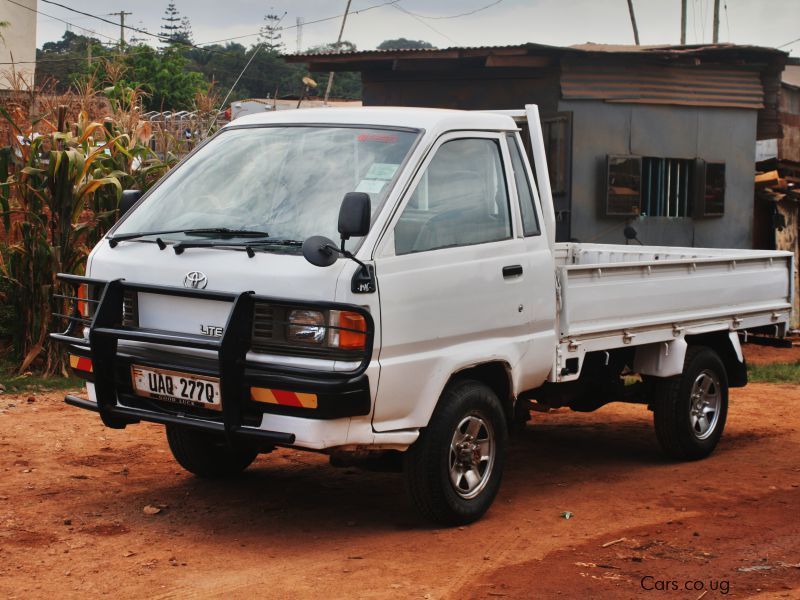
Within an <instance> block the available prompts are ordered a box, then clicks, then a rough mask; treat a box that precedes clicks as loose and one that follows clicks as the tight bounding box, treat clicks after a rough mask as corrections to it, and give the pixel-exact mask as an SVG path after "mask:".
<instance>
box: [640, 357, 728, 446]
mask: <svg viewBox="0 0 800 600" xmlns="http://www.w3.org/2000/svg"><path fill="white" fill-rule="evenodd" d="M727 416H728V376H727V373H726V371H725V365H724V364H723V363H722V360H720V358H719V356H718V355H717V353H716V352H714V351H713V350H712V349H711V348H706V347H703V346H694V347H691V348H689V350H688V351H687V352H686V360H685V362H684V368H683V373H682V374H680V375H677V376H675V377H670V378H668V379H662V380H660V381H658V382H657V383H656V387H655V397H654V400H653V420H654V423H655V428H656V436H657V437H658V441H659V444H660V445H661V448H662V449H663V450H664V452H666V453H667V454H668V455H669V456H670V457H672V458H676V459H679V460H697V459H700V458H705V457H706V456H708V455H709V454H711V452H713V450H714V448H715V447H716V445H717V442H719V439H720V437H722V431H723V430H724V429H725V421H726V419H727Z"/></svg>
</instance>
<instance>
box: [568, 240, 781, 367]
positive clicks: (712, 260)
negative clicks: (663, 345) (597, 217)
mask: <svg viewBox="0 0 800 600" xmlns="http://www.w3.org/2000/svg"><path fill="white" fill-rule="evenodd" d="M792 260H793V255H792V254H791V253H790V252H776V251H766V250H729V249H725V250H720V249H711V248H674V247H658V246H626V245H609V244H581V243H562V244H556V247H555V261H556V271H557V278H558V284H559V288H560V295H559V298H560V302H559V311H558V315H559V333H560V342H561V343H560V346H561V348H560V351H561V352H562V353H563V354H564V355H567V354H569V353H575V352H579V351H580V352H581V354H582V353H583V352H587V351H592V350H601V349H602V350H606V349H609V348H613V347H621V346H624V345H626V344H630V345H640V344H647V343H654V342H659V341H666V340H670V339H672V338H673V336H677V335H679V334H681V333H686V334H691V333H695V332H696V333H705V332H708V331H720V330H729V331H737V330H743V329H750V328H754V327H763V326H775V327H776V334H780V335H782V332H780V331H778V329H780V328H785V327H786V326H787V323H788V321H789V317H790V313H791V298H792ZM560 380H563V379H560Z"/></svg>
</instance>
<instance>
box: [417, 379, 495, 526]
mask: <svg viewBox="0 0 800 600" xmlns="http://www.w3.org/2000/svg"><path fill="white" fill-rule="evenodd" d="M481 424H483V425H481ZM459 425H461V427H462V429H460V430H459V433H458V436H459V438H460V440H461V441H460V442H459V443H458V444H457V446H458V447H459V449H460V454H458V455H456V454H455V453H454V452H451V445H452V443H454V441H455V439H456V438H455V436H456V430H457V428H458V427H459ZM472 428H474V430H475V431H477V433H476V434H475V435H474V436H472V435H471V434H470V433H469V432H470V431H472ZM462 436H463V437H462ZM470 437H471V438H472V439H473V440H475V441H478V442H479V443H478V444H475V443H473V442H472V441H470V440H469V438H470ZM481 444H482V445H481ZM507 445H508V427H507V424H506V418H505V415H504V413H503V407H502V406H501V404H500V401H499V400H498V398H497V395H496V394H495V393H494V392H493V391H492V390H491V389H490V388H489V387H488V386H486V385H484V384H483V383H480V382H478V381H474V380H469V379H463V380H457V381H455V382H453V383H452V384H450V385H449V386H448V387H447V389H445V391H444V393H443V394H442V397H441V398H440V399H439V403H438V405H437V407H436V409H435V410H434V412H433V415H432V416H431V420H430V423H429V424H428V427H427V428H425V429H424V430H422V432H420V436H419V439H417V441H416V442H415V443H414V444H413V445H412V446H411V447H410V448H409V449H408V451H406V453H405V457H404V475H405V482H406V490H407V491H408V494H409V496H410V498H411V501H412V503H413V504H414V505H415V506H416V508H417V509H418V510H419V512H420V513H421V514H422V515H423V516H424V517H426V518H427V519H429V520H431V521H434V522H436V523H440V524H443V525H463V524H465V523H471V522H473V521H476V520H478V519H479V518H480V517H481V516H483V514H484V513H485V512H486V511H487V510H488V509H489V506H491V504H492V501H493V500H494V498H495V496H496V495H497V491H498V489H499V488H500V481H501V479H502V477H503V464H504V462H505V452H506V446H507ZM484 451H486V456H491V457H492V459H491V461H489V460H485V461H484V460H483V459H482V457H481V456H480V455H482V454H483V453H484ZM457 457H460V460H456V461H455V462H454V463H453V459H454V458H457ZM451 463H452V464H453V469H454V470H453V477H455V478H456V479H458V484H459V485H458V487H459V490H458V491H457V489H456V484H455V483H453V482H451ZM468 463H469V464H471V465H472V466H467V464H468ZM461 470H464V471H465V472H464V473H463V474H462V475H459V472H460V471H461ZM466 471H471V474H472V475H473V477H472V480H473V481H474V478H475V477H476V476H477V477H478V481H479V482H480V484H479V485H475V488H474V489H473V490H472V491H470V490H469V489H468V488H469V486H470V483H469V478H468V477H467V473H466ZM473 492H474V495H471V494H472V493H473Z"/></svg>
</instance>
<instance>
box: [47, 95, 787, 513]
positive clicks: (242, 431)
mask: <svg viewBox="0 0 800 600" xmlns="http://www.w3.org/2000/svg"><path fill="white" fill-rule="evenodd" d="M521 124H523V125H524V124H527V129H528V130H529V132H530V142H531V147H532V152H531V158H532V160H531V162H530V163H529V159H528V157H527V156H526V153H525V150H524V146H523V140H522V138H521V135H520V131H521V129H520V125H521ZM531 164H532V165H533V170H532V169H531V166H530V165H531ZM534 172H535V173H536V177H535V178H534ZM121 210H123V211H125V214H124V216H123V218H122V219H121V220H120V222H119V223H118V224H117V225H116V226H115V227H114V228H113V229H112V230H111V231H110V233H109V234H108V236H107V237H106V238H105V239H103V240H102V241H101V242H100V243H99V244H98V245H97V247H96V248H94V250H93V251H92V253H91V254H90V256H89V258H88V263H87V267H86V276H85V277H78V276H73V275H62V276H61V278H62V280H63V281H64V283H65V287H66V289H68V290H71V291H70V292H67V293H65V294H64V296H65V298H64V300H65V301H68V302H70V304H69V306H68V307H65V309H64V312H65V314H66V315H67V318H66V321H67V328H66V330H65V331H64V332H63V333H55V334H53V335H52V337H53V338H55V339H56V340H58V341H60V342H63V343H65V344H67V346H68V351H69V355H70V359H69V360H70V366H71V368H72V370H73V371H74V372H75V373H76V374H77V375H79V376H81V377H83V378H84V379H85V380H86V382H87V384H86V395H85V397H76V396H67V397H66V402H67V403H68V404H70V405H73V406H76V407H79V408H83V409H88V410H91V411H94V412H97V413H99V415H100V418H101V419H102V421H103V423H104V424H105V425H106V426H108V427H112V428H125V427H127V426H128V425H132V424H135V423H138V422H140V421H149V422H155V423H162V424H164V425H165V426H166V437H167V441H168V443H169V447H170V449H171V451H172V453H173V455H174V457H175V459H176V460H177V461H178V462H179V463H180V464H181V465H182V466H183V467H184V468H185V469H187V470H188V471H190V472H192V473H194V474H196V475H198V476H201V477H222V476H227V475H231V474H233V473H237V472H239V471H241V470H243V469H245V468H246V467H247V466H248V465H249V464H250V463H251V462H252V461H253V460H254V459H255V457H256V456H257V455H258V454H259V453H265V452H269V451H271V450H272V449H274V448H275V447H279V446H283V447H293V448H299V449H307V450H312V451H319V452H325V453H328V454H330V455H331V457H332V462H334V463H337V462H338V463H339V464H342V463H345V464H352V461H355V460H357V459H360V458H365V457H369V458H380V457H383V458H385V459H386V460H387V462H391V463H394V464H402V470H403V472H404V477H405V482H406V487H407V489H408V491H409V495H410V497H411V499H412V501H413V503H414V504H415V505H416V507H417V508H418V509H419V510H420V511H421V512H422V513H423V514H424V515H425V516H426V517H428V518H430V519H432V520H434V521H437V522H440V523H445V524H458V523H467V522H470V521H474V520H476V519H478V518H479V517H480V516H481V515H482V514H483V513H484V512H485V511H486V510H487V509H488V508H489V506H490V504H491V503H492V500H493V499H494V497H495V495H496V494H497V491H498V487H499V486H500V481H501V476H502V473H503V464H504V455H505V451H506V445H507V440H508V435H509V431H510V430H511V429H512V425H513V424H515V423H519V422H524V421H525V420H526V419H527V418H529V411H530V409H531V408H532V407H535V408H538V409H539V410H548V409H549V408H551V407H562V406H567V407H570V408H572V409H575V410H580V411H589V410H594V409H597V408H599V407H600V406H602V405H604V404H606V403H608V402H611V401H628V402H637V403H641V404H642V405H644V406H647V407H648V408H649V409H650V410H651V411H652V412H653V416H654V422H655V431H656V434H657V438H658V441H659V442H660V445H661V447H662V448H663V450H664V451H665V452H666V454H667V455H669V456H670V457H673V458H675V459H685V460H693V459H700V458H703V457H705V456H707V455H709V454H710V453H711V452H712V450H713V449H714V447H715V446H716V445H717V442H718V441H719V439H720V436H721V435H722V432H723V429H724V426H725V419H726V416H727V412H728V388H729V387H739V386H744V385H745V384H746V383H747V370H746V366H745V362H744V359H743V357H742V350H741V347H740V342H739V335H740V334H741V335H747V334H749V333H757V334H762V335H766V336H772V337H777V338H781V337H783V336H784V335H785V333H786V331H787V328H788V322H789V317H790V312H791V298H792V293H793V290H792V282H793V278H792V268H793V265H792V260H793V258H792V255H791V254H790V253H788V252H768V251H760V250H759V251H755V250H719V249H702V248H670V247H649V246H627V245H601V244H582V243H555V241H554V237H555V233H554V231H555V217H554V211H553V204H552V198H551V195H550V187H549V180H548V172H547V165H546V161H545V153H544V144H543V142H542V137H541V129H540V123H539V117H538V111H537V108H536V107H535V106H528V107H526V108H525V109H524V110H519V111H505V112H496V113H493V112H463V111H451V110H435V109H413V108H357V109H345V108H342V109H307V110H296V111H285V112H277V113H270V114H260V115H253V116H251V117H245V118H242V119H239V120H237V121H235V122H234V123H232V124H230V125H228V126H226V127H224V128H223V129H222V130H221V131H220V132H219V133H217V134H216V135H214V136H213V137H212V138H211V139H209V140H208V141H207V142H206V143H204V144H203V145H202V146H200V147H199V148H197V149H196V150H195V151H194V152H192V153H191V154H190V155H189V156H188V157H186V159H185V160H183V162H182V163H181V164H180V165H179V166H177V167H176V168H175V169H173V170H172V171H171V172H169V173H168V174H167V175H166V176H165V177H164V178H163V179H162V180H161V181H160V182H159V183H158V184H157V185H155V186H154V187H153V188H152V189H151V190H150V191H149V192H147V193H146V194H144V195H143V196H141V197H139V193H138V192H130V191H129V192H125V193H124V194H123V200H122V203H121ZM631 375H638V376H639V377H638V380H640V381H639V383H635V384H634V385H625V384H624V382H630V381H631V380H637V378H636V377H633V378H631V377H630V376H631ZM535 405H538V406H535ZM397 459H402V461H400V460H397ZM348 461H351V462H350V463H348Z"/></svg>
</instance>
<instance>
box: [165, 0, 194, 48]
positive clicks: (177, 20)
mask: <svg viewBox="0 0 800 600" xmlns="http://www.w3.org/2000/svg"><path fill="white" fill-rule="evenodd" d="M161 39H162V40H164V41H165V42H166V43H167V44H191V43H192V26H191V24H190V23H189V19H188V18H187V17H181V13H180V12H179V11H178V8H177V7H176V6H175V3H174V2H170V3H169V4H167V8H166V9H165V10H164V16H163V17H161Z"/></svg>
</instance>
